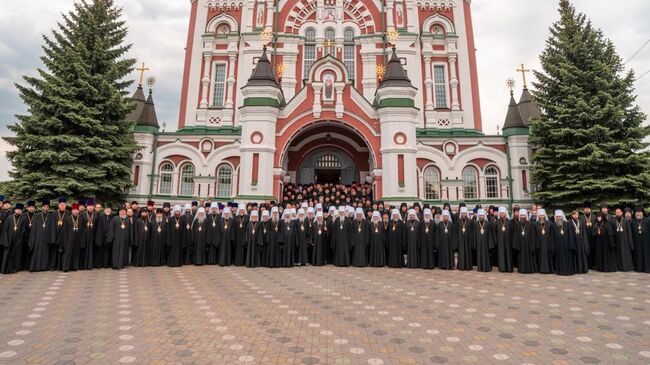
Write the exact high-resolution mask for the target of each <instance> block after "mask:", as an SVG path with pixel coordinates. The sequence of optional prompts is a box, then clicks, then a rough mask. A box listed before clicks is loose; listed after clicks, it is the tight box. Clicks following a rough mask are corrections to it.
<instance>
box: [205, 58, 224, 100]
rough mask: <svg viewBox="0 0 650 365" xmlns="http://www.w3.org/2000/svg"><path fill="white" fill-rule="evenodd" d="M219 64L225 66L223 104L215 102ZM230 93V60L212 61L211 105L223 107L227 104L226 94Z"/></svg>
mask: <svg viewBox="0 0 650 365" xmlns="http://www.w3.org/2000/svg"><path fill="white" fill-rule="evenodd" d="M217 66H223V68H224V71H223V72H224V74H223V99H222V101H221V105H217V104H216V103H215V96H216V95H215V91H216V90H215V88H216V86H217ZM227 93H228V62H226V61H216V62H213V63H212V77H211V78H210V99H209V100H210V105H211V106H212V107H213V108H223V107H225V106H226V97H227V96H228V95H226V94H227Z"/></svg>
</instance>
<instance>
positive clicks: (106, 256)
mask: <svg viewBox="0 0 650 365" xmlns="http://www.w3.org/2000/svg"><path fill="white" fill-rule="evenodd" d="M97 213H99V212H97ZM112 220H113V209H112V208H111V207H108V206H107V207H105V208H104V211H103V212H102V213H101V214H99V217H98V218H97V228H96V232H95V249H94V251H95V267H97V268H108V267H111V255H112V254H111V247H110V246H109V245H108V242H107V241H106V237H108V228H109V227H110V225H111V221H112Z"/></svg>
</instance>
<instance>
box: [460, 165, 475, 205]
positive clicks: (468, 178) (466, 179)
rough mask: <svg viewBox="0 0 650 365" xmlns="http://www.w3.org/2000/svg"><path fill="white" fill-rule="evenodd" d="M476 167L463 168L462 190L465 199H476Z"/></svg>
mask: <svg viewBox="0 0 650 365" xmlns="http://www.w3.org/2000/svg"><path fill="white" fill-rule="evenodd" d="M477 180H478V179H477V176H476V169H475V168H473V167H471V166H467V167H465V168H464V169H463V192H464V196H465V199H477V198H478V193H477V189H476V185H477V184H476V181H477Z"/></svg>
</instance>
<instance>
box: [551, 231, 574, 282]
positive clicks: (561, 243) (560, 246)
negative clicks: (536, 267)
mask: <svg viewBox="0 0 650 365" xmlns="http://www.w3.org/2000/svg"><path fill="white" fill-rule="evenodd" d="M553 226H554V228H553V264H554V270H553V271H554V272H555V273H556V274H557V275H565V276H566V275H574V274H575V273H576V268H575V260H574V257H575V253H576V242H575V228H573V224H572V223H571V222H562V223H561V225H560V226H558V225H557V223H553Z"/></svg>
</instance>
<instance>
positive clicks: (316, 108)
mask: <svg viewBox="0 0 650 365" xmlns="http://www.w3.org/2000/svg"><path fill="white" fill-rule="evenodd" d="M311 87H312V88H313V89H314V105H313V107H312V110H313V114H314V118H320V111H321V100H320V91H321V89H322V88H323V84H322V83H320V82H315V83H313V84H312V85H311Z"/></svg>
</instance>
